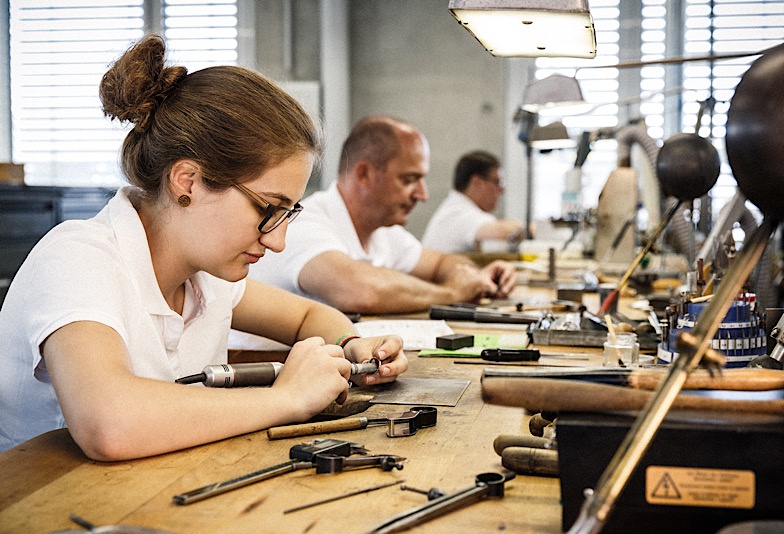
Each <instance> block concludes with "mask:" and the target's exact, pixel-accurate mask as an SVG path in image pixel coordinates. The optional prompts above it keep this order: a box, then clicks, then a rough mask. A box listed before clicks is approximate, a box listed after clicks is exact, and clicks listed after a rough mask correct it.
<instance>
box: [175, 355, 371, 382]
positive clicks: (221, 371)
mask: <svg viewBox="0 0 784 534" xmlns="http://www.w3.org/2000/svg"><path fill="white" fill-rule="evenodd" d="M378 364H379V362H378V359H376V358H373V359H371V360H370V361H369V362H367V363H352V364H351V374H352V375H359V374H372V373H375V372H376V371H378ZM281 369H283V364H282V363H280V362H255V363H235V364H228V363H223V364H218V365H208V366H207V367H205V368H204V370H203V371H202V372H201V373H198V374H195V375H189V376H184V377H182V378H178V379H177V380H175V382H177V383H178V384H196V383H199V382H202V383H204V385H205V386H208V387H214V388H231V387H248V386H271V385H272V383H273V382H275V378H277V376H278V374H280V370H281Z"/></svg>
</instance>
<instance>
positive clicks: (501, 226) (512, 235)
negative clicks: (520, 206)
mask: <svg viewBox="0 0 784 534" xmlns="http://www.w3.org/2000/svg"><path fill="white" fill-rule="evenodd" d="M523 235H524V227H523V224H522V223H521V222H520V221H515V220H512V219H502V220H498V221H493V222H489V223H486V224H483V225H482V226H481V227H480V228H479V230H477V231H476V235H475V236H474V239H476V241H486V240H488V239H500V240H504V241H512V242H516V241H520V240H521V239H522V238H523Z"/></svg>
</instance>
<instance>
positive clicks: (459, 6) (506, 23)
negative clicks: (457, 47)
mask: <svg viewBox="0 0 784 534" xmlns="http://www.w3.org/2000/svg"><path fill="white" fill-rule="evenodd" d="M449 11H450V12H451V13H452V16H453V17H455V19H457V21H458V22H459V23H460V25H461V26H463V27H464V28H465V29H466V30H468V31H469V32H470V33H471V35H473V36H474V37H475V38H476V39H477V40H478V41H479V42H480V43H482V46H484V47H485V49H486V50H487V51H488V52H490V53H491V54H493V55H494V56H498V57H576V58H593V57H596V32H595V30H594V26H593V19H592V18H591V13H590V11H589V10H588V3H587V0H549V1H548V0H527V1H523V0H450V1H449Z"/></svg>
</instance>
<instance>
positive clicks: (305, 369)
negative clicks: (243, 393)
mask: <svg viewBox="0 0 784 534" xmlns="http://www.w3.org/2000/svg"><path fill="white" fill-rule="evenodd" d="M350 375H351V364H350V363H349V362H348V361H347V360H346V359H345V358H344V356H343V351H342V350H341V348H340V347H338V346H337V345H327V344H326V343H325V342H324V340H323V339H322V338H320V337H310V338H308V339H304V340H302V341H299V342H297V343H295V344H294V346H293V347H291V351H290V352H289V355H288V357H287V358H286V363H285V365H284V366H283V369H282V370H281V371H280V374H279V375H278V377H277V378H276V379H275V383H274V384H273V386H272V387H273V388H280V389H284V388H288V389H289V392H287V394H286V398H287V399H290V400H291V402H292V403H293V404H294V405H296V406H298V407H299V409H298V410H297V412H298V413H299V414H300V416H299V417H298V418H297V419H299V420H302V421H304V420H307V419H310V418H311V417H313V416H314V415H316V414H318V413H319V412H320V411H321V410H323V409H324V408H325V407H326V406H328V405H329V404H330V403H331V402H332V401H337V402H338V404H342V403H343V401H345V399H346V396H347V395H348V379H349V376H350Z"/></svg>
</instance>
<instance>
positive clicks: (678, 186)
mask: <svg viewBox="0 0 784 534" xmlns="http://www.w3.org/2000/svg"><path fill="white" fill-rule="evenodd" d="M720 170H721V161H720V160H719V153H718V152H717V151H716V147H714V146H713V143H711V142H710V141H709V140H708V139H705V138H704V137H700V136H699V135H697V134H691V133H681V134H676V135H674V136H672V137H670V138H669V139H667V141H665V142H664V145H663V146H662V147H661V150H659V155H658V156H657V158H656V175H657V177H658V178H659V183H660V184H661V188H662V192H663V193H664V194H665V195H667V196H672V197H675V198H677V199H678V202H677V203H676V204H674V205H673V206H672V207H670V209H669V210H667V212H666V213H665V214H664V217H662V219H661V222H659V225H658V226H657V227H656V228H655V229H654V231H653V233H652V234H651V237H650V239H648V242H647V243H646V244H645V246H644V247H642V249H641V250H640V252H639V253H638V254H637V256H636V257H635V258H634V260H632V262H631V264H630V265H629V267H628V268H627V269H626V272H625V273H624V274H623V276H622V277H621V279H620V280H618V283H617V284H616V286H615V289H613V290H612V292H610V294H609V295H607V297H606V298H605V299H604V301H603V302H602V305H601V307H600V313H599V315H601V316H602V317H603V316H605V315H607V313H608V312H609V310H610V309H611V307H612V305H613V303H614V302H615V300H616V299H617V298H618V296H619V295H620V293H621V291H622V290H623V288H624V287H626V284H627V283H628V282H629V278H631V276H632V274H634V270H635V269H636V268H637V266H638V265H640V263H642V260H643V259H644V258H645V255H646V254H648V252H650V250H651V247H653V244H654V243H655V242H656V240H657V239H658V238H659V236H660V235H661V233H662V232H663V231H664V229H665V228H666V227H667V225H668V224H669V222H670V221H671V220H672V218H673V216H674V215H675V214H676V213H677V212H678V211H679V210H680V208H681V206H683V204H686V203H689V202H691V201H693V200H694V199H695V198H699V197H701V196H702V195H704V194H706V193H707V192H708V191H710V190H711V188H712V187H713V186H714V185H715V184H716V180H718V179H719V171H720Z"/></svg>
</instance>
